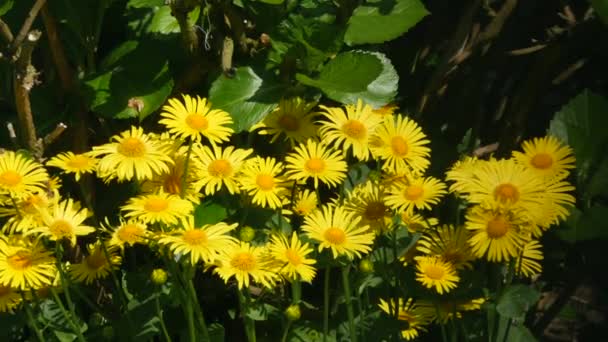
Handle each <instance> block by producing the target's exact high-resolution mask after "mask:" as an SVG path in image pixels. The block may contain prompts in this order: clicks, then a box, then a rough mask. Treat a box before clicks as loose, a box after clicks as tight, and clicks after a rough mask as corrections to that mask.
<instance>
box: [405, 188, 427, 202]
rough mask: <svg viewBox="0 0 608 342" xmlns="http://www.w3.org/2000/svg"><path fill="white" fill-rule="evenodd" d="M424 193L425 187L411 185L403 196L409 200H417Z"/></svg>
mask: <svg viewBox="0 0 608 342" xmlns="http://www.w3.org/2000/svg"><path fill="white" fill-rule="evenodd" d="M422 195H424V189H423V188H422V187H421V186H420V185H410V186H408V187H407V188H405V190H404V191H403V196H404V197H405V198H406V199H407V200H409V201H415V200H417V199H419V198H420V197H422Z"/></svg>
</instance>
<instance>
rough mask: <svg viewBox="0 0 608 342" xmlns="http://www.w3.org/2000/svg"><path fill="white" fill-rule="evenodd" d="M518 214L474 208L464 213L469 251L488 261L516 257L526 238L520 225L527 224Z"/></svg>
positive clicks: (499, 260) (506, 259)
mask: <svg viewBox="0 0 608 342" xmlns="http://www.w3.org/2000/svg"><path fill="white" fill-rule="evenodd" d="M521 216H522V215H521V213H516V212H513V211H506V210H492V209H484V208H482V207H479V206H477V207H473V208H471V209H470V211H469V212H468V213H467V215H466V219H467V222H466V228H467V229H469V230H471V231H472V236H471V237H470V238H469V245H471V249H472V252H473V253H474V254H475V255H476V256H477V257H480V258H481V257H484V256H485V255H486V253H487V256H486V258H487V259H488V260H489V261H498V262H501V261H508V260H510V259H511V258H515V257H517V255H518V254H519V252H520V250H521V248H522V247H523V245H524V244H525V242H526V238H525V237H524V236H523V235H522V233H521V227H522V226H523V225H524V224H526V222H525V221H523V220H522V218H521Z"/></svg>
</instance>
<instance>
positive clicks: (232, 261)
mask: <svg viewBox="0 0 608 342" xmlns="http://www.w3.org/2000/svg"><path fill="white" fill-rule="evenodd" d="M272 262H273V260H272V259H271V258H270V257H269V256H268V255H267V253H266V251H265V249H264V248H262V247H255V246H251V245H250V244H249V243H247V242H241V243H240V244H234V245H232V246H230V247H229V248H226V249H224V250H223V251H222V254H220V256H219V257H218V258H217V264H218V266H217V267H216V268H215V272H216V273H217V274H218V275H219V276H220V278H222V279H223V280H224V282H226V284H227V283H228V281H229V280H230V278H232V277H234V278H235V279H236V281H237V284H238V287H239V289H244V288H248V287H249V284H250V282H251V281H255V282H257V283H260V284H262V285H264V286H266V287H272V284H273V283H274V282H275V281H276V274H275V273H274V272H272V268H271V264H272Z"/></svg>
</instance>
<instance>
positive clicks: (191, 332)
mask: <svg viewBox="0 0 608 342" xmlns="http://www.w3.org/2000/svg"><path fill="white" fill-rule="evenodd" d="M184 305H185V312H186V321H187V322H188V336H189V337H190V342H196V328H195V327H194V312H193V309H192V302H191V301H189V300H187V301H186V302H185V303H184Z"/></svg>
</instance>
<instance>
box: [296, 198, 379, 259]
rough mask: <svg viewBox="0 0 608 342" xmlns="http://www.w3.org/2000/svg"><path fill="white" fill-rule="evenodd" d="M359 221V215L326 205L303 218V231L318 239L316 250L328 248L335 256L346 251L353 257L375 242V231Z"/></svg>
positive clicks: (367, 250)
mask: <svg viewBox="0 0 608 342" xmlns="http://www.w3.org/2000/svg"><path fill="white" fill-rule="evenodd" d="M359 221H361V218H360V217H355V213H352V212H349V211H347V210H345V209H344V208H343V207H339V206H334V205H326V206H324V207H323V208H322V209H321V210H317V211H315V212H313V213H312V214H310V215H309V216H307V217H306V218H304V224H303V225H302V231H303V232H305V233H307V234H308V236H309V237H310V238H311V239H313V240H316V241H318V242H319V252H321V251H322V250H323V249H325V248H329V249H331V253H332V255H333V257H334V258H337V257H338V256H340V255H345V256H346V257H348V258H350V259H352V258H353V257H355V256H357V257H361V256H362V255H364V254H367V253H369V252H370V251H371V247H370V246H371V245H372V244H373V243H374V237H375V236H374V233H373V232H371V231H370V230H369V227H368V226H360V225H359Z"/></svg>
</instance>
